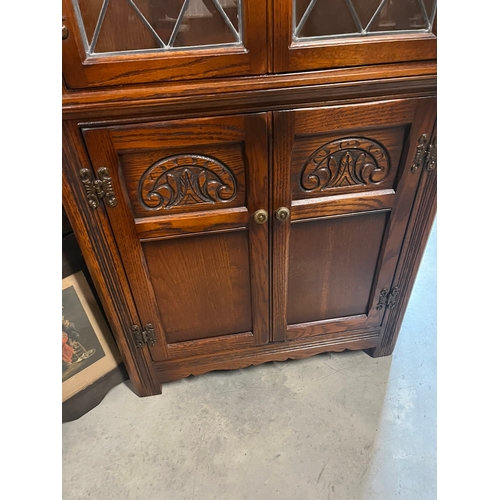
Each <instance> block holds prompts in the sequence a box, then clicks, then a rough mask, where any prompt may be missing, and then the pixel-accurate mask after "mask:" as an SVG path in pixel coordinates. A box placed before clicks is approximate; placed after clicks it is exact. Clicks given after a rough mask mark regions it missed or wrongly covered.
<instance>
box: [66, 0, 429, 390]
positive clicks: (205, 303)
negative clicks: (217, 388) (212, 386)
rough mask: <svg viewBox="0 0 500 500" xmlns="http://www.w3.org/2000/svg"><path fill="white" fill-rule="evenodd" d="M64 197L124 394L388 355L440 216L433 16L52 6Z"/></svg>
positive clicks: (172, 0)
mask: <svg viewBox="0 0 500 500" xmlns="http://www.w3.org/2000/svg"><path fill="white" fill-rule="evenodd" d="M62 31H63V42H62V46H63V68H62V69H63V203H64V207H65V210H66V213H67V215H68V217H69V219H70V222H71V225H72V227H73V230H74V232H75V234H76V236H77V239H78V242H79V245H80V247H81V250H82V253H83V255H84V257H85V260H86V263H87V266H88V268H89V270H90V272H91V275H92V278H93V281H94V283H95V285H96V288H97V289H98V292H99V295H100V298H101V301H102V303H103V306H104V308H105V310H106V314H107V318H108V320H109V323H110V324H111V327H112V329H113V331H114V335H115V338H116V340H117V343H118V346H119V348H120V351H121V355H122V358H123V360H124V362H125V365H126V368H127V370H128V373H129V375H130V379H131V382H132V384H133V387H134V390H135V391H136V393H137V394H138V395H140V396H148V395H153V394H158V393H160V392H161V384H162V383H164V382H168V381H171V380H176V379H179V378H183V377H187V376H189V375H197V374H202V373H205V372H208V371H210V370H220V369H235V368H242V367H245V366H249V365H255V364H259V363H264V362H266V361H273V360H286V359H288V358H302V357H306V356H311V355H313V354H316V353H320V352H326V351H343V350H345V349H363V350H365V351H366V352H367V353H368V354H370V355H372V356H384V355H389V354H391V353H392V351H393V349H394V345H395V342H396V339H397V336H398V330H399V328H400V326H401V322H402V319H403V315H404V311H405V308H406V305H407V303H408V299H409V296H410V293H411V289H412V286H413V282H414V280H415V276H416V273H417V270H418V266H419V263H420V259H421V256H422V253H423V251H424V247H425V243H426V241H427V237H428V234H429V232H430V229H431V225H432V222H433V218H434V215H435V211H436V147H437V142H436V72H437V65H436V33H437V28H436V2H435V0H267V1H266V0H167V1H165V0H161V1H160V0H63V30H62Z"/></svg>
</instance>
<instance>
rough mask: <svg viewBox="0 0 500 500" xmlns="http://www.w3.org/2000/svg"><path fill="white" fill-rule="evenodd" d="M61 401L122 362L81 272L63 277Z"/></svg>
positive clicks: (78, 391) (83, 388) (92, 382)
mask: <svg viewBox="0 0 500 500" xmlns="http://www.w3.org/2000/svg"><path fill="white" fill-rule="evenodd" d="M62 307H63V309H62V316H63V320H62V337H63V358H62V364H63V374H62V378H63V381H62V401H63V403H64V402H65V401H67V400H69V399H70V398H73V397H74V396H75V395H76V394H78V393H80V392H81V391H84V390H85V389H87V388H89V386H91V385H92V384H94V383H95V382H97V381H99V380H101V379H102V378H103V377H105V376H106V375H107V374H109V373H110V372H112V371H114V370H115V371H116V369H117V368H118V367H119V365H120V364H121V363H122V361H121V357H120V354H119V352H118V348H117V346H116V343H115V341H114V339H113V336H112V334H111V332H110V330H109V327H108V325H107V323H106V320H105V319H104V316H103V314H102V312H101V310H100V308H99V305H98V303H97V300H96V298H95V297H94V294H93V293H92V290H91V288H90V286H89V284H88V282H87V279H86V278H85V275H84V273H83V271H78V272H76V273H73V274H71V275H69V276H67V277H66V278H63V280H62Z"/></svg>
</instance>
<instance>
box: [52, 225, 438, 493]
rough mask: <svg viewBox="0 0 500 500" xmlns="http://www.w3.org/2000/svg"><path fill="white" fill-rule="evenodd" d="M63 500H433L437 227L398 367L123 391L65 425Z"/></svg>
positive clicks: (243, 373) (322, 362) (248, 376)
mask: <svg viewBox="0 0 500 500" xmlns="http://www.w3.org/2000/svg"><path fill="white" fill-rule="evenodd" d="M62 443H63V499H65V500H72V499H83V498H85V499H89V498H90V499H92V500H108V499H120V500H125V499H134V500H166V499H168V500H184V499H189V500H193V499H200V500H210V499H214V500H215V499H217V500H244V499H248V500H262V499H270V500H295V499H300V500H309V499H322V500H323V499H324V500H327V499H337V500H345V499H355V500H392V499H404V500H416V499H421V500H431V499H435V498H436V227H434V229H433V231H432V234H431V237H430V240H429V244H428V246H427V250H426V253H425V256H424V260H423V262H422V265H421V267H420V271H419V275H418V278H417V282H416V284H415V287H414V290H413V294H412V297H411V300H410V304H409V306H408V310H407V314H406V316H405V320H404V323H403V326H402V330H401V333H400V337H399V340H398V344H397V346H396V349H395V351H394V354H393V355H392V357H385V358H379V359H372V358H370V357H369V356H367V355H366V354H364V353H363V352H344V353H332V354H321V355H318V356H315V357H312V358H309V359H306V360H297V361H286V362H278V363H268V364H264V365H260V366H257V367H250V368H246V369H243V370H236V371H232V372H214V373H209V374H206V375H202V376H199V377H190V378H188V379H185V380H181V381H178V382H173V383H170V384H165V385H164V386H163V394H162V395H161V396H156V397H151V398H146V399H140V398H138V397H136V396H135V395H134V394H133V393H132V392H131V391H130V389H129V388H128V386H127V385H126V384H121V385H120V386H117V387H115V388H114V389H113V390H111V391H110V392H109V394H108V395H107V396H106V398H105V399H104V401H103V402H102V403H101V404H100V405H99V406H98V407H97V408H95V409H93V410H92V411H91V412H89V413H88V414H86V415H84V416H83V417H81V418H80V419H79V420H77V421H74V422H69V423H66V424H63V439H62Z"/></svg>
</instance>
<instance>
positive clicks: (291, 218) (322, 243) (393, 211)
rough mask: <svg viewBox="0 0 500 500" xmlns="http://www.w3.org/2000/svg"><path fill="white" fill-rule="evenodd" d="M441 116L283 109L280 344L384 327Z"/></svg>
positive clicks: (277, 165)
mask: <svg viewBox="0 0 500 500" xmlns="http://www.w3.org/2000/svg"><path fill="white" fill-rule="evenodd" d="M434 117H435V100H434V99H402V100H391V101H383V102H377V103H368V104H359V105H345V106H335V107H325V108H317V109H304V110H294V111H284V112H276V113H274V115H273V121H274V146H275V149H274V168H273V175H274V178H275V179H280V182H279V183H278V182H275V183H274V186H273V206H272V212H273V217H272V219H273V229H272V249H273V250H272V269H273V271H272V290H273V296H272V300H273V308H274V314H273V325H272V338H273V340H274V341H282V340H294V339H298V338H303V337H309V336H317V335H323V334H336V333H341V332H342V335H345V334H346V332H348V331H358V332H359V330H367V331H376V330H377V329H379V328H380V325H381V323H382V320H383V317H384V313H385V311H386V309H387V308H389V307H394V306H395V305H397V300H398V289H397V285H396V284H394V283H392V279H393V275H394V271H395V268H396V264H397V261H398V257H399V253H400V249H401V245H402V242H403V238H404V234H405V230H406V227H407V223H408V219H409V214H410V211H411V207H412V203H413V200H414V197H415V192H416V188H417V184H418V180H419V177H420V174H421V171H422V168H421V166H419V165H417V164H418V163H419V162H420V163H421V162H422V161H423V158H422V157H423V155H424V151H423V149H422V142H425V140H427V138H428V136H429V134H430V133H431V131H432V125H433V122H434ZM424 134H427V135H424ZM287 211H289V215H288V212H287Z"/></svg>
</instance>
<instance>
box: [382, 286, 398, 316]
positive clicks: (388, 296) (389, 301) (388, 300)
mask: <svg viewBox="0 0 500 500" xmlns="http://www.w3.org/2000/svg"><path fill="white" fill-rule="evenodd" d="M398 294H399V288H398V287H397V286H395V287H394V288H393V289H392V290H391V292H390V293H389V292H388V291H387V288H383V289H382V291H381V292H380V296H379V298H378V304H377V311H381V310H382V309H384V307H387V308H388V309H394V308H395V307H396V300H397V296H398Z"/></svg>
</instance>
